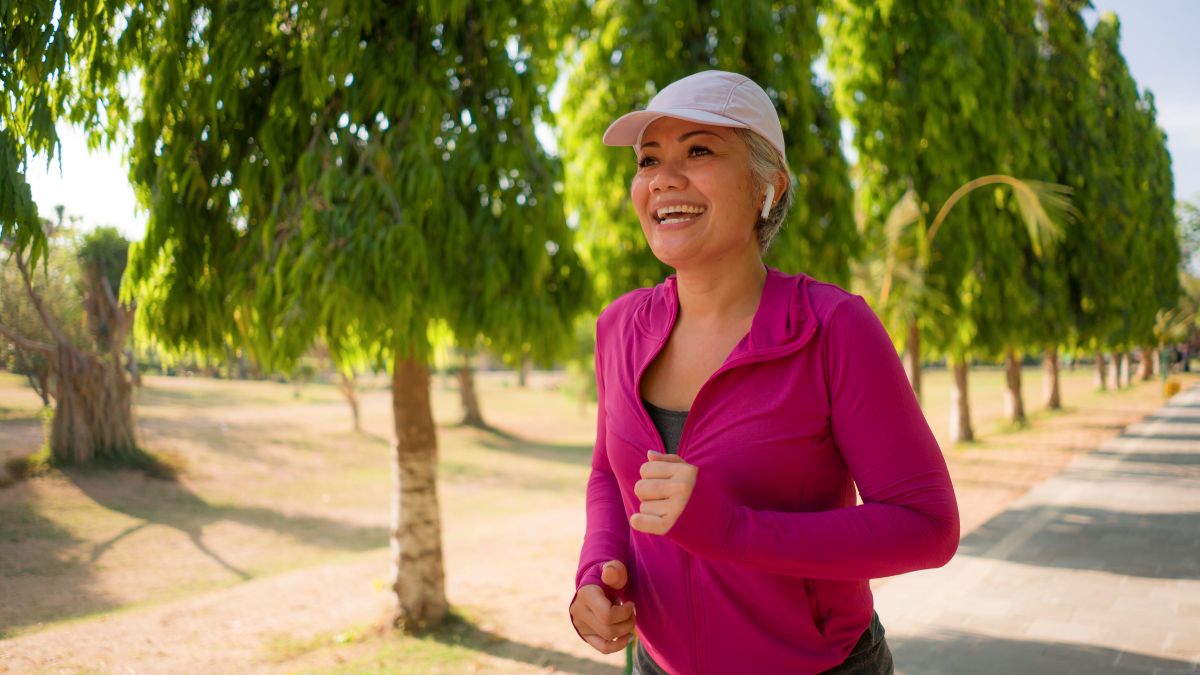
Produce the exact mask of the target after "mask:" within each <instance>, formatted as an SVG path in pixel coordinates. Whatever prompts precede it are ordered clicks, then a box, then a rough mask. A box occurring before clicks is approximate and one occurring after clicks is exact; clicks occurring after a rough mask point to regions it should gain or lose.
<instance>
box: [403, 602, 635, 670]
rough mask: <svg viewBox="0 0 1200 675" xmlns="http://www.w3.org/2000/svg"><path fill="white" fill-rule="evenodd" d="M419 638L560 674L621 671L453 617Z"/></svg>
mask: <svg viewBox="0 0 1200 675" xmlns="http://www.w3.org/2000/svg"><path fill="white" fill-rule="evenodd" d="M418 637H426V638H429V639H433V640H436V641H437V642H440V643H442V644H445V645H452V646H456V647H466V648H467V649H472V650H474V651H479V652H483V653H486V654H490V655H492V656H495V657H498V658H502V659H508V660H510V661H517V662H520V663H528V664H530V665H533V666H538V667H540V668H548V667H550V668H553V670H556V671H560V672H566V673H586V674H589V675H616V674H617V673H621V672H622V669H621V668H617V667H614V666H609V665H606V664H602V663H597V662H595V661H592V660H589V659H583V658H579V657H578V656H575V655H573V654H568V653H566V652H560V651H558V650H556V649H551V648H549V647H538V646H534V645H528V644H525V643H522V642H516V641H514V640H510V639H508V638H506V637H504V636H502V635H498V634H496V633H493V632H491V631H489V630H485V629H483V628H480V627H479V626H477V625H475V624H474V623H471V622H470V621H468V620H466V619H464V618H462V617H459V616H456V615H455V616H452V617H451V618H450V619H449V620H448V621H447V623H446V624H445V625H444V626H442V627H440V628H438V629H436V630H434V631H430V632H427V633H423V634H418Z"/></svg>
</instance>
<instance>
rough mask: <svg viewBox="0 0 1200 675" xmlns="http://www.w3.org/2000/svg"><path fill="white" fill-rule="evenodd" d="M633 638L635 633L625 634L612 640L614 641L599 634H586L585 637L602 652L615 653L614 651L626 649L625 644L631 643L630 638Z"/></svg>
mask: <svg viewBox="0 0 1200 675" xmlns="http://www.w3.org/2000/svg"><path fill="white" fill-rule="evenodd" d="M632 638H633V633H629V634H626V635H623V636H621V637H619V638H617V639H616V640H612V641H609V640H605V639H604V638H602V637H600V636H598V635H585V636H584V639H585V640H587V643H588V644H589V645H591V646H592V647H593V648H594V649H595V650H596V651H598V652H600V653H601V654H613V653H616V652H619V651H621V650H622V649H625V646H626V645H628V644H629V640H630V639H632Z"/></svg>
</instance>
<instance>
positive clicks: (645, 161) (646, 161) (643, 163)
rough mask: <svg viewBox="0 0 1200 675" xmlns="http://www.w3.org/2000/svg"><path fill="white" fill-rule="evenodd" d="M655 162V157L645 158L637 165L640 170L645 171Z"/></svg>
mask: <svg viewBox="0 0 1200 675" xmlns="http://www.w3.org/2000/svg"><path fill="white" fill-rule="evenodd" d="M653 161H654V158H653V157H643V158H641V159H639V160H638V163H637V165H638V168H639V169H644V168H646V167H647V166H650V164H649V163H650V162H653Z"/></svg>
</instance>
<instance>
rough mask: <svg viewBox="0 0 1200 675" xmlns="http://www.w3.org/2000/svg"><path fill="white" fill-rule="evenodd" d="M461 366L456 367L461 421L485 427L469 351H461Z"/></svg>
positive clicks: (470, 425) (471, 425) (468, 424)
mask: <svg viewBox="0 0 1200 675" xmlns="http://www.w3.org/2000/svg"><path fill="white" fill-rule="evenodd" d="M460 353H461V354H462V366H461V367H460V368H459V369H458V391H459V394H460V397H461V398H462V407H463V420H462V423H463V424H464V425H466V426H469V427H478V428H480V429H483V428H486V427H487V424H486V423H485V422H484V421H483V413H482V412H480V410H479V397H478V396H476V395H475V373H474V371H473V370H472V369H471V353H470V352H468V351H465V350H463V351H461V352H460Z"/></svg>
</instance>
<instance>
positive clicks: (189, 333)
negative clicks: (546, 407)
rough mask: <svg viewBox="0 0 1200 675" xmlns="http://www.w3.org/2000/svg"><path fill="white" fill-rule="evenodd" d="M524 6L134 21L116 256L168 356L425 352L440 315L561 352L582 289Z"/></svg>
mask: <svg viewBox="0 0 1200 675" xmlns="http://www.w3.org/2000/svg"><path fill="white" fill-rule="evenodd" d="M537 10H538V7H536V6H533V5H530V4H528V3H524V2H516V1H513V2H495V3H488V4H487V5H479V4H477V3H467V2H454V3H448V4H443V3H428V2H422V3H410V4H405V5H402V6H400V7H397V8H388V9H383V8H380V7H377V6H375V5H373V4H371V3H367V2H348V3H340V4H329V5H327V4H324V3H318V4H313V5H286V6H280V5H277V4H275V3H267V2H260V3H250V4H246V3H235V2H227V1H224V0H213V1H208V2H197V3H192V4H191V5H188V6H186V7H184V6H177V7H174V8H172V10H171V11H168V12H165V13H161V14H158V13H157V12H158V10H156V9H153V8H147V9H144V10H142V9H139V11H144V12H146V13H149V14H151V15H152V19H153V20H151V19H150V18H147V19H145V20H144V21H143V22H142V23H144V24H145V25H148V26H149V25H153V26H155V29H154V30H148V31H147V33H146V35H145V37H144V38H143V39H141V40H139V43H140V44H142V45H143V47H144V48H143V50H142V51H141V53H140V54H139V57H138V58H139V63H140V64H141V66H142V67H143V68H144V69H145V72H146V76H145V78H144V80H143V85H144V91H143V102H142V108H141V116H140V118H139V119H138V120H137V121H136V123H135V126H134V146H133V153H132V169H131V175H132V178H133V180H134V182H135V184H136V185H137V187H138V192H139V197H140V199H141V200H142V202H143V203H144V205H145V206H146V207H147V208H148V209H149V224H148V229H147V233H146V236H145V239H144V240H143V241H142V242H140V243H138V244H135V245H134V247H133V250H132V253H131V259H130V274H131V276H130V279H131V281H132V284H130V285H128V286H127V287H126V290H124V291H123V294H127V295H128V296H130V297H133V296H136V297H137V298H138V299H139V303H140V310H139V319H138V320H139V325H140V326H141V327H142V328H143V329H145V330H147V331H148V332H149V333H151V334H153V335H154V336H156V338H157V339H158V340H160V341H161V343H162V344H163V345H164V346H165V347H167V348H170V349H175V350H188V349H196V350H199V351H209V352H213V353H217V354H220V353H222V352H223V348H224V346H225V345H226V344H227V343H236V342H238V341H240V340H241V339H245V340H246V341H247V343H248V345H249V347H250V349H251V351H252V352H253V353H254V354H255V355H256V356H257V357H258V358H259V359H260V360H262V361H263V362H264V365H266V366H267V367H271V368H281V369H284V370H286V369H288V367H289V366H290V365H291V364H292V363H294V362H295V361H296V360H297V359H298V358H299V357H300V356H301V355H302V354H303V353H304V352H305V350H306V349H307V348H308V347H309V345H310V344H312V343H313V341H314V340H316V339H317V338H318V337H321V338H323V339H324V340H325V341H326V342H327V343H328V345H329V347H330V350H331V353H332V354H333V355H334V357H335V359H337V360H338V361H339V362H344V363H358V362H363V361H368V360H369V361H372V362H374V363H375V364H376V365H382V364H383V363H384V362H385V361H386V360H387V359H388V355H389V354H391V353H393V352H397V353H413V354H415V355H417V356H418V357H420V358H424V357H426V356H427V355H428V353H429V345H428V343H429V337H428V330H429V327H430V324H431V322H432V321H434V320H441V321H444V322H445V324H446V325H448V326H449V328H450V330H451V331H452V332H453V334H454V336H455V337H456V339H457V340H459V341H461V342H464V343H472V342H474V341H475V340H477V339H478V340H482V341H483V342H484V344H485V345H486V346H487V347H489V348H490V349H492V350H493V351H495V352H497V353H499V354H507V353H512V352H520V351H523V350H530V349H531V350H533V351H534V352H535V353H536V354H538V355H539V356H544V355H547V354H550V355H553V354H556V353H561V352H563V351H565V350H566V349H567V348H568V347H569V346H570V340H569V335H570V330H569V326H570V321H569V319H570V318H571V315H572V314H573V313H574V312H575V311H576V309H577V308H578V307H580V306H581V305H583V304H584V303H585V302H587V299H588V298H587V289H588V280H587V277H586V274H585V273H584V271H583V267H582V266H581V264H580V262H579V259H578V256H577V254H576V253H575V247H574V240H573V233H572V232H571V231H570V230H569V229H568V228H567V227H566V225H565V222H564V220H563V215H562V206H561V196H560V194H559V188H558V186H559V185H560V184H561V170H560V168H559V166H558V164H557V162H555V161H554V160H553V159H552V158H549V157H547V156H546V155H545V154H544V152H543V151H542V149H541V147H540V146H539V145H538V143H537V141H536V139H535V138H534V134H533V126H534V121H535V120H536V119H538V118H539V117H541V116H544V115H545V114H546V107H545V104H544V100H543V99H544V96H545V92H546V91H547V86H548V83H549V82H551V81H552V80H553V77H554V72H553V69H552V67H551V64H552V61H551V59H550V58H549V54H550V53H551V51H550V50H551V49H552V47H553V44H552V42H551V41H550V39H549V38H548V33H547V31H546V29H545V28H544V26H545V23H544V22H545V21H548V20H549V19H548V18H547V17H546V16H542V15H540V14H539V13H538V11H537Z"/></svg>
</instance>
